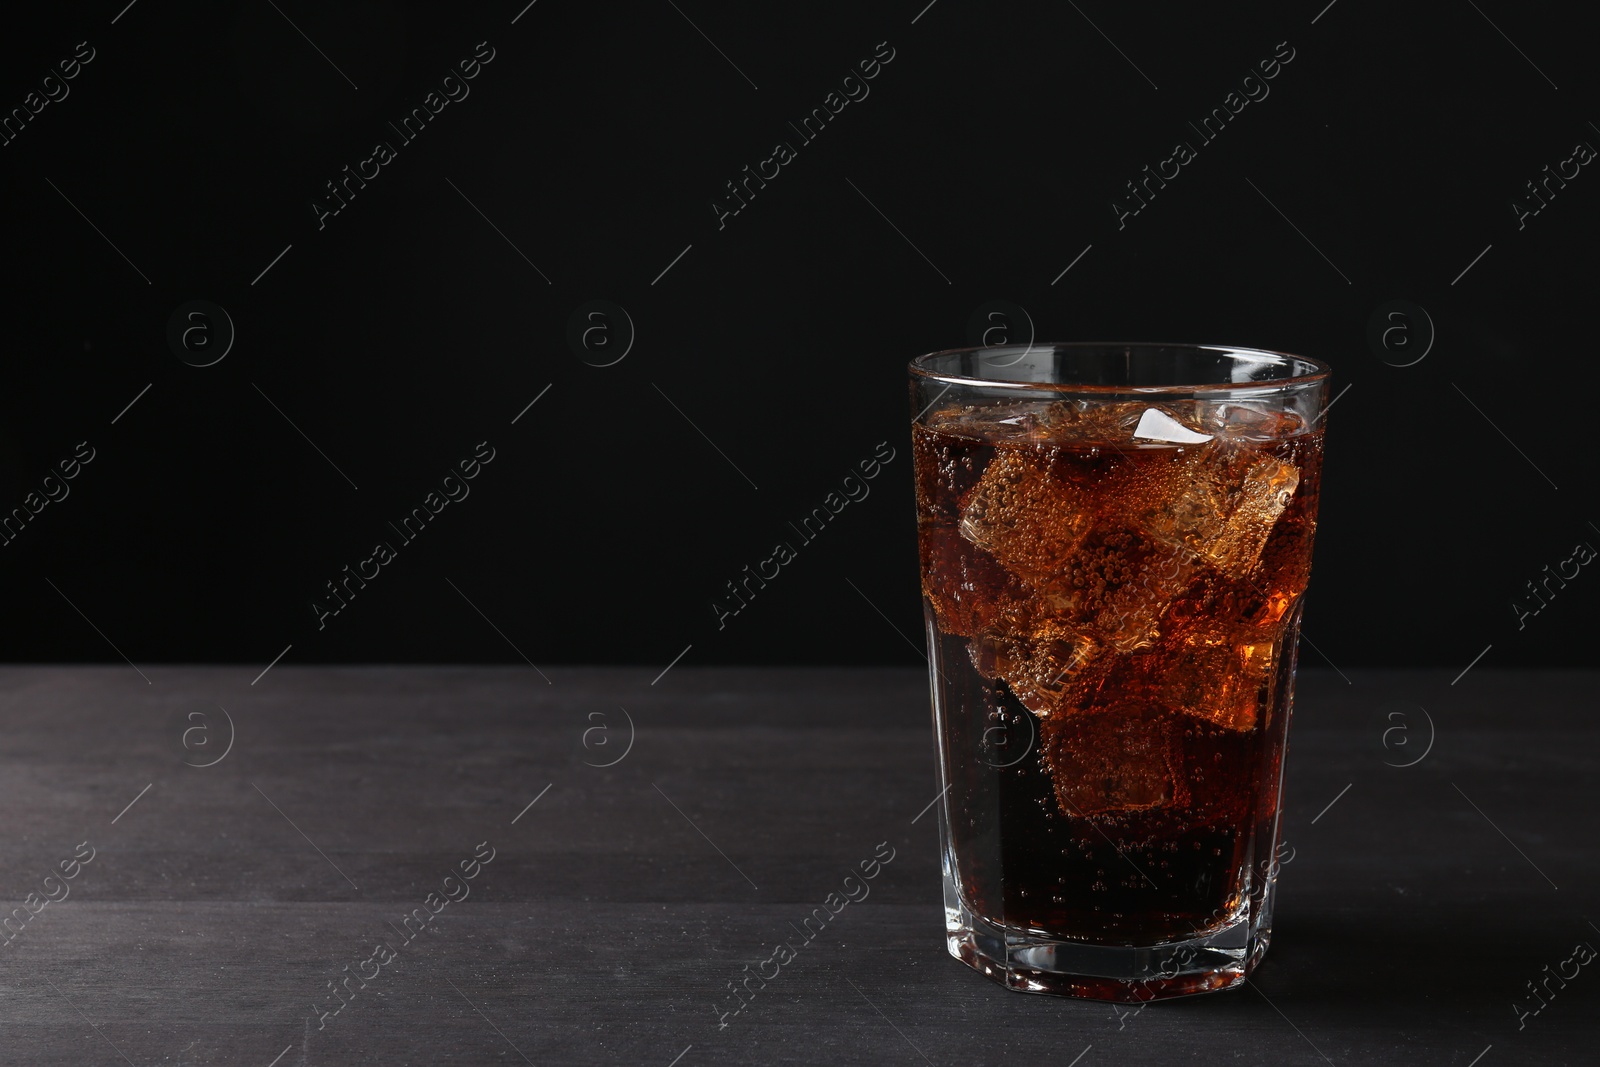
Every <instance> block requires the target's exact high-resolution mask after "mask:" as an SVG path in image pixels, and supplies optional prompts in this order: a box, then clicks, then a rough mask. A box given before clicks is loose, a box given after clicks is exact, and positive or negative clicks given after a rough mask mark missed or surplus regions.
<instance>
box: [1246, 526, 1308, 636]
mask: <svg viewBox="0 0 1600 1067" xmlns="http://www.w3.org/2000/svg"><path fill="white" fill-rule="evenodd" d="M1316 532H1317V524H1316V522H1315V521H1314V520H1310V519H1305V518H1302V517H1301V516H1298V515H1295V516H1290V515H1284V516H1283V517H1282V518H1280V519H1279V520H1278V522H1277V525H1275V526H1274V527H1273V530H1272V536H1270V537H1269V538H1267V544H1266V547H1265V548H1264V549H1263V550H1262V552H1261V559H1260V560H1259V561H1258V562H1257V564H1256V566H1255V569H1253V570H1252V571H1251V572H1250V573H1249V574H1247V575H1245V577H1244V579H1243V580H1242V584H1244V585H1246V587H1247V590H1248V593H1247V594H1246V596H1245V607H1244V610H1245V615H1246V618H1247V619H1248V620H1249V622H1250V623H1251V624H1252V625H1254V626H1257V627H1263V628H1270V627H1275V626H1277V625H1278V624H1279V622H1280V621H1281V620H1282V619H1283V617H1284V616H1285V615H1286V614H1288V611H1289V608H1290V606H1291V605H1293V604H1294V602H1295V599H1296V598H1297V597H1299V596H1300V594H1301V593H1304V592H1305V591H1306V585H1307V584H1308V583H1309V581H1310V579H1311V543H1312V540H1313V538H1314V537H1315V536H1316Z"/></svg>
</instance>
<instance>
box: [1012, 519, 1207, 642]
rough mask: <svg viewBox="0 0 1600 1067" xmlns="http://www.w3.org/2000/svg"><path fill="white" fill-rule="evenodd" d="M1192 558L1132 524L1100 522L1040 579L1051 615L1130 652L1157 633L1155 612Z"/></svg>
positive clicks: (1185, 575) (1182, 583) (1175, 590)
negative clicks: (1048, 577)
mask: <svg viewBox="0 0 1600 1067" xmlns="http://www.w3.org/2000/svg"><path fill="white" fill-rule="evenodd" d="M1194 568H1195V563H1194V560H1193V556H1192V554H1191V553H1190V552H1189V551H1188V550H1187V549H1182V548H1176V547H1174V546H1171V545H1167V544H1164V543H1162V542H1160V541H1156V540H1154V539H1153V538H1150V537H1147V536H1145V535H1144V534H1142V533H1140V532H1139V531H1137V530H1131V529H1127V528H1125V527H1119V526H1110V525H1107V526H1101V527H1098V528H1096V529H1094V530H1092V531H1091V532H1090V533H1089V534H1088V535H1087V536H1086V537H1085V538H1084V539H1083V540H1082V541H1081V542H1079V544H1078V546H1077V550H1076V551H1075V552H1074V553H1073V556H1072V559H1071V561H1070V563H1069V565H1068V566H1067V567H1066V568H1065V569H1064V570H1063V571H1062V572H1061V573H1060V574H1059V575H1058V576H1056V578H1055V579H1054V580H1052V581H1050V582H1048V583H1045V584H1043V585H1041V594H1040V599H1041V601H1042V602H1043V603H1044V604H1045V605H1047V607H1048V609H1049V611H1050V612H1051V613H1052V614H1053V615H1054V616H1056V617H1057V618H1060V619H1063V620H1066V621H1068V622H1070V623H1072V624H1074V625H1076V626H1077V627H1078V628H1080V629H1083V630H1086V631H1088V632H1090V633H1093V634H1095V635H1096V636H1098V637H1099V638H1100V639H1101V640H1102V641H1103V642H1105V643H1106V644H1107V645H1109V646H1110V647H1111V648H1113V649H1115V650H1116V651H1118V652H1132V651H1135V650H1137V649H1140V648H1144V647H1146V646H1148V645H1149V644H1151V642H1153V641H1154V640H1155V639H1156V638H1157V637H1158V636H1159V635H1160V620H1161V614H1162V612H1164V611H1165V610H1166V608H1167V605H1168V604H1170V603H1171V602H1172V600H1173V598H1174V597H1176V596H1177V595H1178V594H1179V593H1181V592H1182V591H1183V590H1184V588H1185V587H1186V586H1187V584H1188V581H1189V577H1190V575H1191V573H1192V572H1193V571H1194Z"/></svg>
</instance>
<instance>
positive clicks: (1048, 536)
mask: <svg viewBox="0 0 1600 1067" xmlns="http://www.w3.org/2000/svg"><path fill="white" fill-rule="evenodd" d="M1054 455H1055V453H1054V450H1052V449H1020V448H1001V449H999V450H997V451H996V453H995V457H994V459H993V460H991V461H990V463H989V466H988V467H987V468H986V469H985V470H984V472H983V477H981V478H979V479H978V484H977V485H975V486H973V488H972V492H971V493H970V494H969V496H968V497H967V500H966V504H965V507H964V508H963V510H962V514H961V534H962V536H963V537H965V538H966V539H967V540H968V541H971V542H972V543H973V544H974V545H977V546H978V547H979V548H982V549H985V550H986V551H988V552H989V553H991V554H992V555H993V556H994V558H995V559H997V560H999V561H1000V562H1001V563H1002V564H1004V565H1005V567H1006V568H1007V569H1008V570H1010V571H1012V572H1013V573H1014V574H1017V575H1019V576H1021V577H1022V578H1024V579H1026V580H1027V581H1029V582H1030V583H1032V584H1034V585H1036V586H1039V587H1041V588H1043V587H1047V586H1049V585H1050V584H1051V583H1053V582H1055V581H1056V580H1057V579H1058V578H1060V576H1061V575H1063V574H1064V573H1066V571H1067V568H1068V567H1069V565H1070V564H1071V562H1072V559H1073V553H1074V552H1075V551H1076V549H1077V547H1078V544H1079V542H1081V541H1082V540H1083V538H1084V536H1085V535H1086V534H1087V533H1088V532H1089V526H1090V522H1091V516H1090V510H1089V508H1088V506H1087V505H1088V501H1087V499H1086V494H1085V493H1084V492H1083V491H1082V490H1081V489H1079V488H1077V487H1076V486H1073V485H1071V484H1070V483H1068V482H1065V481H1063V480H1061V479H1060V478H1057V477H1054V476H1053V475H1052V474H1051V473H1050V467H1051V463H1052V461H1053V459H1054Z"/></svg>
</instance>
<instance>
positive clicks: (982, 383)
mask: <svg viewBox="0 0 1600 1067" xmlns="http://www.w3.org/2000/svg"><path fill="white" fill-rule="evenodd" d="M1063 348H1065V349H1080V350H1090V349H1102V350H1114V349H1119V348H1126V349H1132V348H1163V349H1173V350H1183V351H1187V352H1217V353H1221V354H1223V355H1228V356H1251V357H1257V358H1261V359H1264V360H1266V361H1269V362H1275V363H1278V364H1279V365H1288V366H1291V367H1292V365H1293V364H1294V363H1296V362H1298V363H1303V364H1309V365H1310V366H1311V367H1312V368H1313V370H1312V372H1311V373H1309V374H1290V375H1287V376H1285V377H1282V378H1263V379H1260V380H1258V381H1248V382H1194V383H1191V384H1178V383H1168V384H1164V385H1108V384H1105V383H1101V382H1039V381H1025V380H1022V379H1017V378H974V377H972V376H970V375H966V374H950V373H943V372H939V371H934V370H931V369H929V367H928V364H929V363H930V362H931V361H933V360H935V359H938V358H939V357H942V356H961V355H967V354H970V353H977V352H996V353H999V352H1005V351H1008V350H1016V349H1021V350H1022V352H1021V355H1019V356H1018V357H1017V359H1019V360H1020V359H1021V358H1022V356H1025V355H1027V354H1028V353H1030V352H1032V351H1034V350H1040V351H1046V350H1054V349H1063ZM1012 365H1015V364H1014V363H1013V364H1012ZM908 369H909V370H910V372H911V375H912V377H913V378H921V379H926V380H929V381H936V382H943V383H944V384H946V385H951V386H964V387H968V388H975V389H1008V390H1014V389H1027V390H1034V391H1037V392H1047V393H1052V392H1054V393H1060V392H1072V393H1103V394H1116V393H1141V394H1142V393H1193V392H1207V393H1210V392H1230V393H1231V392H1238V391H1253V392H1272V391H1274V390H1284V389H1291V388H1300V387H1303V386H1306V385H1312V384H1316V383H1319V382H1326V381H1327V380H1328V379H1329V378H1330V377H1332V375H1333V368H1332V367H1330V366H1328V364H1326V363H1324V362H1323V361H1322V360H1320V359H1315V358H1313V357H1311V356H1301V355H1296V354H1294V353H1292V352H1279V351H1276V350H1274V349H1270V348H1246V347H1242V346H1239V345H1212V344H1197V343H1193V342H1181V341H1180V342H1171V341H1032V342H1029V343H1028V344H1027V345H978V346H970V347H965V348H942V349H939V350H938V351H935V352H924V353H923V354H922V355H920V356H916V357H914V358H913V359H912V360H911V362H910V363H909V364H908Z"/></svg>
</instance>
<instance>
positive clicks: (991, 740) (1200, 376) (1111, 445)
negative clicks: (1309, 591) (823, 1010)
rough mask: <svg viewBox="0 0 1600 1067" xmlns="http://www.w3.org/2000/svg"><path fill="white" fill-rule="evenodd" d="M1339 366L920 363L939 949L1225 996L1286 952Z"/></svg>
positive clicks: (1146, 353) (1183, 360)
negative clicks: (1308, 660) (1281, 940)
mask: <svg viewBox="0 0 1600 1067" xmlns="http://www.w3.org/2000/svg"><path fill="white" fill-rule="evenodd" d="M1329 373H1330V372H1329V369H1328V367H1327V366H1325V365H1324V364H1322V363H1320V362H1318V361H1316V360H1313V359H1307V358H1304V357H1301V356H1291V355H1284V354H1281V353H1277V352H1266V351H1258V350H1253V349H1245V348H1227V347H1215V346H1206V345H1172V344H1107V343H1078V344H1034V345H1028V346H1020V345H1017V346H997V347H991V348H976V349H959V350H952V351H946V352H934V353H930V354H928V355H925V356H921V357H918V358H917V359H915V360H913V361H912V363H911V396H912V410H913V411H914V412H915V415H914V417H913V420H912V451H913V455H914V461H915V468H916V470H915V476H916V491H917V534H918V547H919V551H920V555H921V564H922V591H923V605H924V610H925V615H926V620H927V631H928V660H929V666H930V672H929V677H930V685H931V689H932V696H933V719H934V731H935V735H936V738H937V742H938V753H939V772H940V777H941V785H942V786H943V787H944V791H943V793H942V794H941V800H940V801H939V803H938V805H937V807H938V809H939V821H940V845H941V852H942V857H943V868H944V898H945V923H946V937H947V943H948V946H949V950H950V953H951V955H953V956H955V957H956V958H957V959H960V960H962V961H963V962H965V963H967V964H968V965H969V966H971V967H973V968H974V969H976V970H979V971H981V972H982V973H984V974H986V975H988V976H989V977H990V978H992V979H994V980H995V981H997V982H1000V983H1001V984H1003V985H1005V986H1006V987H1008V988H1011V989H1017V990H1024V991H1029V992H1041V993H1056V994H1065V995H1070V996H1080V997H1090V998H1096V999H1104V1000H1121V1001H1147V1000H1154V999H1160V998H1167V997H1177V996H1184V995H1188V994H1192V993H1201V992H1209V991H1213V990H1219V989H1226V988H1228V987H1230V986H1233V985H1237V984H1239V983H1241V982H1243V981H1244V980H1245V979H1246V977H1247V976H1248V975H1249V974H1250V972H1251V970H1252V969H1253V968H1254V967H1255V966H1256V965H1257V964H1259V963H1260V961H1261V958H1262V956H1263V954H1264V953H1265V952H1266V949H1267V943H1268V940H1269V938H1270V936H1271V932H1272V906H1273V897H1274V894H1275V891H1276V885H1277V879H1278V864H1277V862H1276V849H1277V847H1278V822H1279V811H1280V803H1281V799H1282V784H1283V758H1284V747H1285V742H1286V739H1287V733H1288V728H1289V718H1290V712H1291V708H1292V705H1293V690H1294V674H1295V651H1296V641H1297V638H1298V634H1299V626H1300V614H1301V606H1302V597H1303V595H1304V593H1305V590H1306V584H1307V580H1308V579H1309V577H1310V570H1311V547H1312V540H1313V538H1314V536H1315V533H1316V527H1317V497H1318V490H1319V487H1320V479H1321V472H1322V449H1323V431H1324V423H1325V420H1324V419H1323V418H1322V415H1323V413H1324V411H1325V405H1326V397H1327V388H1328V378H1329Z"/></svg>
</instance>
